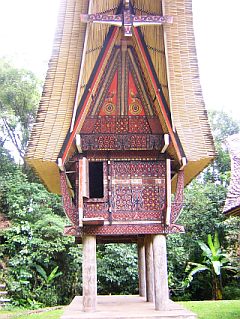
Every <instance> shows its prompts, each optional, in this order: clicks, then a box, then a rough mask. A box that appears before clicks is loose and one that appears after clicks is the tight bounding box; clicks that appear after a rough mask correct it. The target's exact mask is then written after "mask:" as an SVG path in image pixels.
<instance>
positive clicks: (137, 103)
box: [128, 72, 145, 116]
mask: <svg viewBox="0 0 240 319" xmlns="http://www.w3.org/2000/svg"><path fill="white" fill-rule="evenodd" d="M128 87H129V91H128V115H131V116H133V115H145V112H144V108H143V105H142V102H141V99H140V96H139V93H138V90H137V87H136V85H135V83H134V80H133V76H132V74H131V72H129V73H128Z"/></svg>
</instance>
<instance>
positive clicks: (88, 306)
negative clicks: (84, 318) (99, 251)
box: [82, 235, 97, 312]
mask: <svg viewBox="0 0 240 319" xmlns="http://www.w3.org/2000/svg"><path fill="white" fill-rule="evenodd" d="M82 243H83V261H82V284H83V311H86V312H92V311H95V310H96V305H97V259H96V236H88V235H85V236H83V239H82Z"/></svg>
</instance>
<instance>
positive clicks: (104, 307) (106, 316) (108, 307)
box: [61, 296, 197, 319]
mask: <svg viewBox="0 0 240 319" xmlns="http://www.w3.org/2000/svg"><path fill="white" fill-rule="evenodd" d="M167 308H168V309H167V310H161V311H156V310H155V309H154V304H153V303H151V302H146V301H145V298H143V297H138V296H98V297H97V309H96V311H95V312H83V311H82V297H79V296H77V297H75V298H74V299H73V301H72V303H71V304H70V305H69V306H68V307H67V308H66V310H65V311H64V314H63V315H62V317H61V319H197V316H196V315H195V314H194V313H192V312H190V311H188V310H186V309H184V308H183V307H182V306H181V305H179V304H176V303H174V302H172V301H171V300H169V304H168V307H167Z"/></svg>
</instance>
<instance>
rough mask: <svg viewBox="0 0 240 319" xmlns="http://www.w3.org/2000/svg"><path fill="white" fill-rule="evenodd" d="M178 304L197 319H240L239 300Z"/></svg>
mask: <svg viewBox="0 0 240 319" xmlns="http://www.w3.org/2000/svg"><path fill="white" fill-rule="evenodd" d="M180 304H181V305H182V306H183V307H184V308H186V309H188V310H190V311H192V312H194V313H196V314H197V315H198V319H240V300H222V301H185V302H180Z"/></svg>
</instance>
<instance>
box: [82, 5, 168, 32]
mask: <svg viewBox="0 0 240 319" xmlns="http://www.w3.org/2000/svg"><path fill="white" fill-rule="evenodd" d="M80 18H81V21H82V22H86V23H88V22H92V23H105V24H110V25H115V26H118V27H122V28H123V30H124V36H126V37H129V36H132V34H133V32H132V29H133V27H139V26H143V25H162V24H165V23H172V22H173V17H172V16H160V15H135V14H134V12H133V8H132V5H131V2H130V1H129V0H124V1H123V6H122V12H121V13H120V14H111V15H108V14H100V13H96V14H81V16H80Z"/></svg>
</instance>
